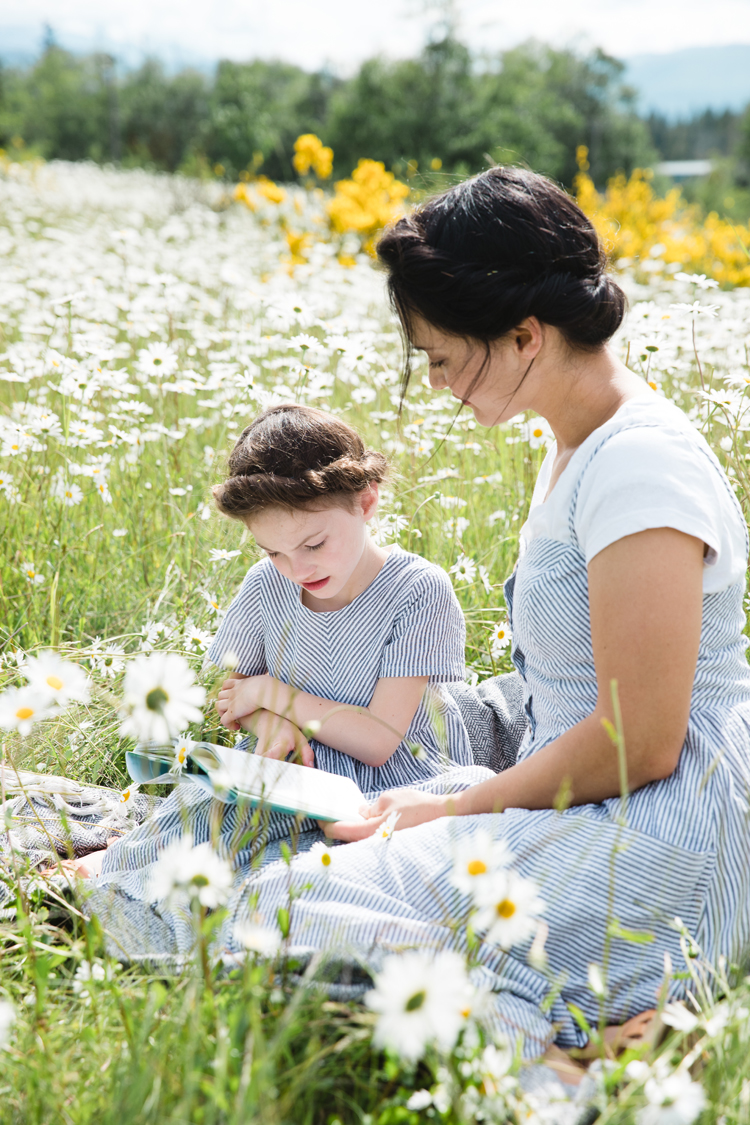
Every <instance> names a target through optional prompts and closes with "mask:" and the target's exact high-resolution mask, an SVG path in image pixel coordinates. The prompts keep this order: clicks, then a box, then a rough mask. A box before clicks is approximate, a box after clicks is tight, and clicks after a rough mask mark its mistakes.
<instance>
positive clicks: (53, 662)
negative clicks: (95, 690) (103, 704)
mask: <svg viewBox="0 0 750 1125" xmlns="http://www.w3.org/2000/svg"><path fill="white" fill-rule="evenodd" d="M23 672H24V675H25V676H26V679H27V680H28V681H29V687H30V688H31V690H32V691H33V692H35V693H36V694H37V695H39V696H40V697H41V698H43V699H45V698H46V699H47V700H48V701H49V702H50V703H52V702H54V703H57V705H58V706H59V707H67V706H68V704H69V703H73V702H75V703H88V701H89V696H90V690H89V680H88V676H87V675H86V673H85V672H84V670H83V668H81V667H80V665H78V664H72V663H71V662H70V661H69V660H63V659H62V657H60V656H58V655H57V653H56V652H42V653H40V654H39V655H38V656H31V657H29V660H28V661H27V663H26V665H25V666H24V669H23Z"/></svg>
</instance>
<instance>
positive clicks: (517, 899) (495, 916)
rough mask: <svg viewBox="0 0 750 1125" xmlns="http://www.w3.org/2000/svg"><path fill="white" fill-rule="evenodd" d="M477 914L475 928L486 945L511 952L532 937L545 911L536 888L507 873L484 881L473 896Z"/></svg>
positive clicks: (509, 872)
mask: <svg viewBox="0 0 750 1125" xmlns="http://www.w3.org/2000/svg"><path fill="white" fill-rule="evenodd" d="M474 901H475V903H476V905H477V913H476V914H475V916H474V928H475V929H476V930H477V931H479V932H480V933H482V932H484V931H486V932H485V941H488V942H491V943H492V944H494V945H499V946H500V948H501V949H511V948H512V947H513V946H514V945H519V944H520V943H521V942H523V941H526V939H527V938H529V937H531V935H532V934H533V933H534V931H535V930H536V927H537V921H538V915H539V914H541V913H542V911H543V910H544V906H545V904H544V902H543V901H542V900H541V899H540V898H539V888H538V887H537V885H536V883H535V882H534V881H533V880H532V879H524V878H523V877H522V876H521V875H518V874H517V873H516V872H515V871H511V870H509V869H507V868H506V869H505V870H501V871H497V872H496V873H495V875H494V876H493V877H492V878H491V879H487V880H483V881H482V882H481V883H480V884H479V885H478V887H477V889H476V891H475V893H474Z"/></svg>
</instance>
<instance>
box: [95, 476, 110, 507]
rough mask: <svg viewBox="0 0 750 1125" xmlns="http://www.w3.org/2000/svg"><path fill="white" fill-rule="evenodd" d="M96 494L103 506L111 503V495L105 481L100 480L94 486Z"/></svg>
mask: <svg viewBox="0 0 750 1125" xmlns="http://www.w3.org/2000/svg"><path fill="white" fill-rule="evenodd" d="M96 493H97V496H98V497H99V499H100V500H101V501H102V502H103V503H105V504H111V503H112V493H111V492H110V491H109V487H108V485H107V482H106V480H100V481H99V483H98V484H97V486H96Z"/></svg>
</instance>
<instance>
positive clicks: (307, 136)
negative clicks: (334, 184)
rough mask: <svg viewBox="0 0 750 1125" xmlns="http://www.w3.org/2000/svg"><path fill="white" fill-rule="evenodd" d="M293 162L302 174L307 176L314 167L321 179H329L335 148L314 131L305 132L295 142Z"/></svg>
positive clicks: (296, 169)
mask: <svg viewBox="0 0 750 1125" xmlns="http://www.w3.org/2000/svg"><path fill="white" fill-rule="evenodd" d="M292 163H293V164H294V168H295V171H297V172H299V174H300V176H306V175H307V173H308V172H309V171H310V169H311V168H312V170H313V172H314V173H315V175H316V176H317V177H318V178H319V179H321V180H327V179H328V177H329V176H330V174H331V172H332V171H333V149H332V148H328V147H327V146H326V145H324V144H323V142H322V141H321V139H320V137H316V136H315V134H314V133H303V134H302V136H300V137H297V140H296V141H295V142H294V158H293V160H292Z"/></svg>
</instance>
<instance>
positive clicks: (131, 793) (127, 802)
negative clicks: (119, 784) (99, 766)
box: [118, 783, 138, 809]
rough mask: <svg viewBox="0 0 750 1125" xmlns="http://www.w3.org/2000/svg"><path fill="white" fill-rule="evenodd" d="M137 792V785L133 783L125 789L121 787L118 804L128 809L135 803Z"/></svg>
mask: <svg viewBox="0 0 750 1125" xmlns="http://www.w3.org/2000/svg"><path fill="white" fill-rule="evenodd" d="M137 793H138V786H137V785H136V784H135V783H134V784H133V785H129V786H128V787H127V789H123V791H122V793H121V794H120V800H119V802H118V803H119V804H121V805H124V806H125V808H126V809H130V808H132V807H133V805H134V804H135V798H136V794H137Z"/></svg>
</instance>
